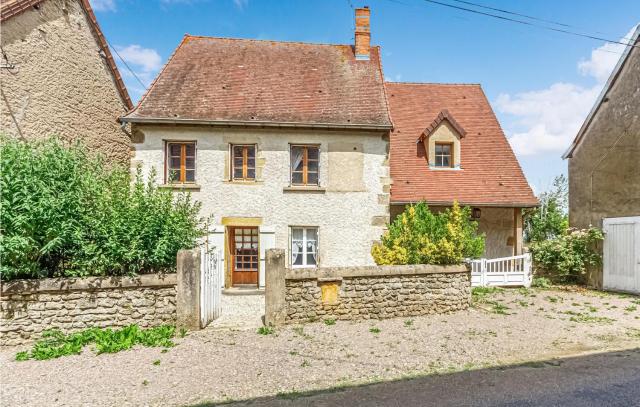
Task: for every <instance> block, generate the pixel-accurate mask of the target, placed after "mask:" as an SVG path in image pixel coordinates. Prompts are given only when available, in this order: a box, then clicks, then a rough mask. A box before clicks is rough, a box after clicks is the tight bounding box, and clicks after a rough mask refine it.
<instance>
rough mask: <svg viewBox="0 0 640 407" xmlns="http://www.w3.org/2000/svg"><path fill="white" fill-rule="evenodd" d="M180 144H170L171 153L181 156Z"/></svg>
mask: <svg viewBox="0 0 640 407" xmlns="http://www.w3.org/2000/svg"><path fill="white" fill-rule="evenodd" d="M180 148H181V147H180V144H175V143H172V144H169V155H171V156H177V157H180Z"/></svg>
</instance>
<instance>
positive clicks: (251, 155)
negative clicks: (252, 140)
mask: <svg viewBox="0 0 640 407" xmlns="http://www.w3.org/2000/svg"><path fill="white" fill-rule="evenodd" d="M255 156H256V146H248V147H247V157H249V158H255Z"/></svg>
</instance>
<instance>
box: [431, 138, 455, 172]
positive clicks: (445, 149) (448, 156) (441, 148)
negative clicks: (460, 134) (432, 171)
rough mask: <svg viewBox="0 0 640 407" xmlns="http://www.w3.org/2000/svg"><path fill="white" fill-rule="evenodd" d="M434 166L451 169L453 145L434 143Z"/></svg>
mask: <svg viewBox="0 0 640 407" xmlns="http://www.w3.org/2000/svg"><path fill="white" fill-rule="evenodd" d="M435 149H436V151H435V159H436V160H435V166H436V167H444V168H451V167H453V143H438V142H436V143H435Z"/></svg>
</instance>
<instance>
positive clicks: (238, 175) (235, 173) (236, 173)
mask: <svg viewBox="0 0 640 407" xmlns="http://www.w3.org/2000/svg"><path fill="white" fill-rule="evenodd" d="M233 178H242V168H235V169H234V170H233Z"/></svg>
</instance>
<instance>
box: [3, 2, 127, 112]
mask: <svg viewBox="0 0 640 407" xmlns="http://www.w3.org/2000/svg"><path fill="white" fill-rule="evenodd" d="M44 1H46V0H2V1H1V2H0V22H1V23H4V22H5V21H7V20H9V19H10V18H13V17H15V16H17V15H19V14H21V13H23V12H25V11H27V10H31V9H34V8H36V9H37V7H38V5H39V4H40V3H42V2H44ZM78 1H79V3H80V5H81V6H82V9H83V10H84V12H85V14H86V15H87V19H88V20H89V25H90V26H91V29H92V31H93V33H94V35H95V39H96V41H97V43H98V46H99V47H100V49H101V50H102V52H104V56H105V59H106V61H107V66H108V67H109V70H110V71H111V75H112V76H113V80H114V82H115V85H116V88H117V89H118V93H119V94H120V98H121V99H122V102H123V103H124V105H125V107H126V108H127V109H132V108H133V103H132V102H131V98H130V97H129V93H128V92H127V88H126V86H125V85H124V82H123V81H122V76H120V72H119V71H118V67H117V66H116V63H115V61H114V59H113V55H111V51H110V50H109V45H108V44H107V40H106V39H105V37H104V34H103V33H102V30H101V29H100V26H99V25H98V20H97V19H96V16H95V14H94V13H93V9H92V8H91V5H90V4H89V0H78Z"/></svg>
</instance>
